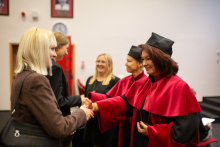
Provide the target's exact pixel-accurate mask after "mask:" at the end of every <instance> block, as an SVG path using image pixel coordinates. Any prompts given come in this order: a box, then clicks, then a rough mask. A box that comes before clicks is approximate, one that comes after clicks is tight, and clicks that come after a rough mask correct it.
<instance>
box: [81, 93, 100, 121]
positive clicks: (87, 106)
mask: <svg viewBox="0 0 220 147" xmlns="http://www.w3.org/2000/svg"><path fill="white" fill-rule="evenodd" d="M81 100H82V105H81V107H80V109H82V110H83V111H84V112H85V113H86V118H87V121H88V120H89V119H91V118H94V112H93V111H97V104H96V103H92V101H91V100H90V99H88V98H85V97H84V95H81Z"/></svg>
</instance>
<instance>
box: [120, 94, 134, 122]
mask: <svg viewBox="0 0 220 147" xmlns="http://www.w3.org/2000/svg"><path fill="white" fill-rule="evenodd" d="M121 97H122V98H123V100H124V101H125V104H126V106H127V112H126V113H125V115H126V116H127V118H130V117H131V116H132V115H133V107H132V106H131V105H130V104H129V103H128V100H127V98H126V97H125V95H121Z"/></svg>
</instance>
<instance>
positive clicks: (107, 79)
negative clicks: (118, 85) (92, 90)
mask: <svg viewBox="0 0 220 147" xmlns="http://www.w3.org/2000/svg"><path fill="white" fill-rule="evenodd" d="M100 56H104V57H105V59H106V61H107V67H108V69H107V76H106V77H105V78H104V80H103V82H102V85H108V84H109V82H110V81H111V79H112V78H113V79H115V76H114V75H113V74H112V72H113V62H112V58H111V56H110V55H109V54H106V53H103V54H100V55H99V56H98V57H97V59H98V58H99V57H100ZM97 59H96V60H97ZM97 75H98V71H97V67H96V68H95V74H94V75H93V77H92V78H91V79H90V81H89V84H90V85H91V84H92V83H93V82H94V81H95V80H96V78H97Z"/></svg>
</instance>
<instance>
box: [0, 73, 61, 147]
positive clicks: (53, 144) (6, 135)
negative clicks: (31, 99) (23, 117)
mask: <svg viewBox="0 0 220 147" xmlns="http://www.w3.org/2000/svg"><path fill="white" fill-rule="evenodd" d="M32 73H33V72H31V73H29V74H27V75H26V76H25V77H24V79H23V81H22V82H21V85H20V88H19V91H18V95H17V98H16V103H15V106H14V108H13V111H12V115H11V117H10V118H9V120H8V122H7V123H6V125H5V126H4V128H3V130H2V132H1V135H0V139H1V140H0V142H1V146H2V147H58V145H59V140H58V139H55V138H52V137H51V136H49V135H48V134H47V133H46V132H45V131H44V130H43V128H42V127H41V126H36V125H31V124H28V123H24V122H22V121H19V120H17V119H16V118H14V117H13V114H14V112H15V108H16V106H17V100H18V97H19V95H20V92H21V88H22V85H23V83H24V80H25V79H26V77H27V76H28V75H30V74H32Z"/></svg>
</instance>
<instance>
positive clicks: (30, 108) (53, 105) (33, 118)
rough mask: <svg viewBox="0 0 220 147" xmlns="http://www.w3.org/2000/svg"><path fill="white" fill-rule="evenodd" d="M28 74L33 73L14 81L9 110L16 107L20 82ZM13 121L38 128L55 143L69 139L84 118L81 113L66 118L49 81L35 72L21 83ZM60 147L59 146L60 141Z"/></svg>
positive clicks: (84, 121)
mask: <svg viewBox="0 0 220 147" xmlns="http://www.w3.org/2000/svg"><path fill="white" fill-rule="evenodd" d="M30 72H33V71H32V70H24V71H23V72H21V73H19V74H18V76H17V77H16V79H15V80H14V82H13V84H12V92H11V107H13V106H14V105H15V101H16V96H17V92H18V89H19V86H20V83H21V81H22V80H23V78H24V77H25V76H26V75H27V74H28V73H30ZM14 117H15V118H17V119H18V120H20V121H22V122H26V123H29V124H32V125H40V126H41V127H42V128H43V129H44V130H45V131H46V132H47V133H48V134H49V135H50V136H52V137H54V138H56V139H62V138H64V137H66V136H68V135H69V134H70V133H72V132H73V131H75V130H76V129H78V128H79V127H81V126H83V125H85V123H86V114H85V112H84V111H83V110H81V109H79V110H77V111H76V112H74V113H73V114H71V115H68V116H66V117H64V116H63V115H62V112H61V111H60V110H59V106H58V103H57V101H56V98H55V96H54V93H53V91H52V89H51V86H50V83H49V81H48V79H47V78H46V77H45V76H44V75H41V74H38V73H36V72H35V73H33V74H31V75H29V76H28V77H27V78H26V79H25V81H24V84H23V87H22V90H21V94H20V96H19V98H18V101H17V107H16V111H15V113H14ZM60 146H62V142H61V141H60Z"/></svg>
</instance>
